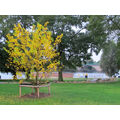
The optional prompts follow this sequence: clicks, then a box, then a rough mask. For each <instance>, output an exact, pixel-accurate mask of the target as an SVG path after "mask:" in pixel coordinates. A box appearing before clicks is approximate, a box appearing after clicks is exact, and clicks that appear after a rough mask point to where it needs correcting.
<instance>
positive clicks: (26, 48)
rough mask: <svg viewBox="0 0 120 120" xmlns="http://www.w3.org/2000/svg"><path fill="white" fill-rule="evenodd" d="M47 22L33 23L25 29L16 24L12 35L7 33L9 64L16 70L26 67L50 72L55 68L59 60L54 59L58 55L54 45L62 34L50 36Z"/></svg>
mask: <svg viewBox="0 0 120 120" xmlns="http://www.w3.org/2000/svg"><path fill="white" fill-rule="evenodd" d="M47 24H48V22H46V23H45V24H44V26H43V25H41V24H39V23H38V24H37V25H33V26H32V29H31V30H27V29H25V28H23V27H22V26H21V24H17V25H15V26H14V32H13V35H10V34H8V35H7V38H8V40H7V43H8V48H9V49H5V50H6V52H8V53H9V55H10V58H9V66H11V65H15V67H16V70H17V71H19V70H20V69H23V68H24V69H25V71H27V70H28V69H31V70H36V71H39V72H51V71H55V70H56V69H57V66H58V65H59V61H56V60H54V58H55V57H57V56H58V55H59V53H58V52H57V50H56V45H58V44H59V43H60V42H61V39H62V37H63V34H61V35H59V36H57V37H56V39H55V40H53V38H52V33H51V31H49V30H48V28H47Z"/></svg>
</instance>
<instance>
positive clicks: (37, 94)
mask: <svg viewBox="0 0 120 120" xmlns="http://www.w3.org/2000/svg"><path fill="white" fill-rule="evenodd" d="M37 96H38V98H39V88H37Z"/></svg>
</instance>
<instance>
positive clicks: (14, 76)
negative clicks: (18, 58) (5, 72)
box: [13, 72, 17, 80]
mask: <svg viewBox="0 0 120 120" xmlns="http://www.w3.org/2000/svg"><path fill="white" fill-rule="evenodd" d="M16 79H17V74H16V72H14V73H13V80H16Z"/></svg>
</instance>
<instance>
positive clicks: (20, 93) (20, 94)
mask: <svg viewBox="0 0 120 120" xmlns="http://www.w3.org/2000/svg"><path fill="white" fill-rule="evenodd" d="M19 97H21V86H19Z"/></svg>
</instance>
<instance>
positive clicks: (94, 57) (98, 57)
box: [91, 51, 102, 62]
mask: <svg viewBox="0 0 120 120" xmlns="http://www.w3.org/2000/svg"><path fill="white" fill-rule="evenodd" d="M101 55H102V51H100V53H99V54H98V55H96V54H95V53H93V55H92V57H91V58H92V59H93V60H94V61H96V62H97V61H99V60H100V58H101Z"/></svg>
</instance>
